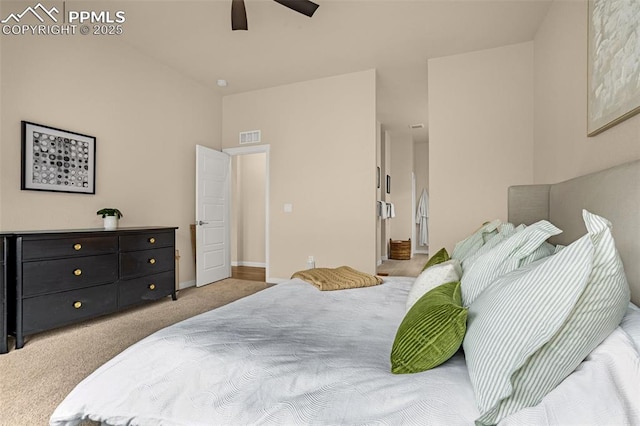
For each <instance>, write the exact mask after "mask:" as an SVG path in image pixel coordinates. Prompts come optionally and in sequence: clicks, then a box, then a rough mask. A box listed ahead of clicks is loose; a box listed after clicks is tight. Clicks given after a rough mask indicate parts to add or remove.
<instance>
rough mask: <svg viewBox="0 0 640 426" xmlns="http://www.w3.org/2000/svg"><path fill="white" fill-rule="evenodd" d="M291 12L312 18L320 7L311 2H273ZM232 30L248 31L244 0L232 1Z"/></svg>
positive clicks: (296, 0)
mask: <svg viewBox="0 0 640 426" xmlns="http://www.w3.org/2000/svg"><path fill="white" fill-rule="evenodd" d="M273 1H275V2H278V3H280V4H281V5H283V6H286V7H288V8H289V9H291V10H295V11H296V12H298V13H302V14H303V15H306V16H308V17H309V18H311V17H312V16H313V14H314V12H315V11H316V9H317V8H318V7H319V5H318V4H316V3H314V2H312V1H310V0H273ZM231 29H232V30H234V31H235V30H247V29H248V26H247V11H246V9H245V7H244V0H231Z"/></svg>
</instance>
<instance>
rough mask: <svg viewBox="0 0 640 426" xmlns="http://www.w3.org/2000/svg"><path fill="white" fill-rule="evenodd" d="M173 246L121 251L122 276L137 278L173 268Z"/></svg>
mask: <svg viewBox="0 0 640 426" xmlns="http://www.w3.org/2000/svg"><path fill="white" fill-rule="evenodd" d="M174 265H175V257H174V254H173V247H167V248H161V249H155V250H140V251H132V252H127V253H120V277H121V278H125V279H126V278H135V277H139V276H142V275H149V274H155V273H158V272H164V271H169V270H173V268H174Z"/></svg>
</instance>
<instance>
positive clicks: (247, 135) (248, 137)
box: [240, 130, 262, 144]
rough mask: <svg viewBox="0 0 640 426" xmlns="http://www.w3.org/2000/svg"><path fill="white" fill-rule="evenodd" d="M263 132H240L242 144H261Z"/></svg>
mask: <svg viewBox="0 0 640 426" xmlns="http://www.w3.org/2000/svg"><path fill="white" fill-rule="evenodd" d="M261 135H262V132H261V131H260V130H250V131H248V132H240V143H241V144H245V143H258V142H260V139H261Z"/></svg>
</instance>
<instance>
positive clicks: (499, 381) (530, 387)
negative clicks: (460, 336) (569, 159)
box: [463, 210, 629, 424]
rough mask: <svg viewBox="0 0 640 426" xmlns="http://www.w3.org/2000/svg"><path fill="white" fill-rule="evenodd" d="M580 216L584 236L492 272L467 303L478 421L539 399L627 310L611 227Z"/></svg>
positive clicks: (467, 347)
mask: <svg viewBox="0 0 640 426" xmlns="http://www.w3.org/2000/svg"><path fill="white" fill-rule="evenodd" d="M583 218H584V221H585V225H586V227H587V230H588V234H587V235H585V236H584V237H582V238H580V239H579V240H577V241H575V242H574V243H572V244H571V245H569V246H567V247H566V248H564V249H563V250H561V251H560V252H558V253H557V254H554V255H552V256H549V257H548V258H546V259H543V260H541V261H540V262H536V263H532V264H530V265H528V266H526V267H523V268H520V269H517V270H515V271H513V272H511V273H509V274H506V275H503V276H501V277H498V278H497V279H496V280H495V281H494V282H492V283H491V284H490V286H489V287H488V288H487V289H486V290H485V291H484V292H482V294H480V296H478V298H477V299H476V300H475V301H474V302H473V303H472V304H471V306H470V307H469V316H468V322H467V333H466V335H465V338H464V343H463V346H464V352H465V358H466V362H467V367H468V371H469V377H470V379H471V383H472V385H473V388H474V392H475V394H476V402H477V404H478V408H479V410H480V412H481V416H480V417H479V418H478V419H477V420H476V424H496V423H498V422H500V420H501V419H503V418H505V417H506V416H508V415H510V414H511V413H514V412H516V411H519V410H520V409H522V408H524V407H532V406H534V405H536V404H538V403H539V402H540V401H541V400H542V398H543V397H544V396H545V395H546V394H547V393H549V392H550V391H551V390H553V389H554V388H555V387H556V386H557V385H558V384H559V383H560V382H561V381H562V380H564V379H565V378H566V377H567V376H568V375H569V374H571V372H572V371H573V370H575V368H576V367H577V366H578V365H580V363H581V362H582V360H584V359H585V358H586V357H587V355H588V354H589V353H590V352H591V351H592V350H593V349H594V348H595V347H596V346H598V344H600V342H602V341H603V340H604V339H605V338H606V337H607V336H608V335H609V334H610V333H611V332H612V331H613V330H614V329H615V328H616V327H617V326H618V324H619V323H620V321H621V319H622V318H623V316H624V314H625V312H626V311H627V306H628V304H629V286H628V284H627V280H626V277H625V274H624V269H623V267H622V262H621V260H620V257H619V256H618V253H617V251H616V249H615V245H614V241H613V237H612V235H611V229H610V226H611V224H610V223H609V222H608V221H607V220H606V219H604V218H601V217H599V216H596V215H593V214H591V213H589V212H587V211H586V210H585V211H583Z"/></svg>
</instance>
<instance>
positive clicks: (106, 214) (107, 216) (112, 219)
mask: <svg viewBox="0 0 640 426" xmlns="http://www.w3.org/2000/svg"><path fill="white" fill-rule="evenodd" d="M96 214H97V215H99V216H102V218H103V219H104V229H116V228H117V227H118V219H120V218H121V217H122V216H124V215H123V214H122V212H121V211H120V210H118V209H114V208H110V207H109V208H104V209H100V210H98V211H97V212H96Z"/></svg>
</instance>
